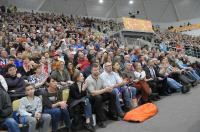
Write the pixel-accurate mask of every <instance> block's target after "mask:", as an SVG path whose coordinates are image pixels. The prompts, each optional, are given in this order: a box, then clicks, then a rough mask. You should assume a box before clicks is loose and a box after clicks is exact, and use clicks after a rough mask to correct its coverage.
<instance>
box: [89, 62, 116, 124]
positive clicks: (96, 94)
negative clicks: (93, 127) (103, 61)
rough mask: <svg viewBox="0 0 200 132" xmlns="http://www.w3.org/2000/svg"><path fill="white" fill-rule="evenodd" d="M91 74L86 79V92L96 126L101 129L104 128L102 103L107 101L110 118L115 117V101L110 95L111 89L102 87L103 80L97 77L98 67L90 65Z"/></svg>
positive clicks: (113, 95)
mask: <svg viewBox="0 0 200 132" xmlns="http://www.w3.org/2000/svg"><path fill="white" fill-rule="evenodd" d="M91 72H92V74H91V75H90V76H88V77H87V79H86V83H87V85H88V91H89V94H90V95H91V102H92V106H93V108H94V113H95V114H96V119H97V125H98V126H99V127H101V128H104V127H106V125H105V123H104V120H105V113H104V110H103V103H104V102H105V101H109V114H110V116H115V115H116V106H115V99H116V97H115V96H116V95H115V94H114V93H112V90H113V88H111V87H104V85H103V80H102V79H101V78H100V77H99V65H98V64H92V67H91Z"/></svg>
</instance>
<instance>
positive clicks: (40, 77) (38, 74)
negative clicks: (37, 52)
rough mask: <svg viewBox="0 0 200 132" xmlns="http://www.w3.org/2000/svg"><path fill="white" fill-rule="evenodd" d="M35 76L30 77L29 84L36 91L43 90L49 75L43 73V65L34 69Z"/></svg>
mask: <svg viewBox="0 0 200 132" xmlns="http://www.w3.org/2000/svg"><path fill="white" fill-rule="evenodd" d="M34 72H35V74H33V75H31V76H29V77H28V82H29V83H31V84H33V85H34V86H35V88H36V89H40V88H43V85H44V84H45V82H46V80H47V78H48V74H47V73H45V72H44V71H42V65H37V66H35V68H34Z"/></svg>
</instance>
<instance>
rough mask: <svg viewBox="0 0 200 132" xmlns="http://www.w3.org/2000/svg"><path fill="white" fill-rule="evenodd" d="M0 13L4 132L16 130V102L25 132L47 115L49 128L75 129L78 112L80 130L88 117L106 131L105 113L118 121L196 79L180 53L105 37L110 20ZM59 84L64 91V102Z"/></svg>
mask: <svg viewBox="0 0 200 132" xmlns="http://www.w3.org/2000/svg"><path fill="white" fill-rule="evenodd" d="M0 18H1V19H0V20H1V22H0V23H1V30H0V46H1V47H0V74H1V75H0V82H1V83H0V95H1V96H0V123H1V127H2V126H4V125H6V126H9V127H8V131H10V132H19V131H20V130H19V128H18V125H17V123H16V121H15V120H13V119H12V118H10V115H11V113H12V108H11V101H13V100H15V99H20V107H19V110H18V112H19V113H20V116H21V119H24V120H26V121H27V122H28V124H29V132H35V131H36V130H39V129H40V130H41V131H44V130H47V129H48V128H46V127H48V126H49V125H50V120H52V121H51V123H52V124H51V126H52V127H51V129H52V131H53V132H55V131H57V129H58V124H59V121H60V120H61V119H63V120H64V123H65V125H66V129H67V130H68V131H70V129H73V131H75V128H77V127H75V126H77V124H79V122H80V121H81V118H83V117H82V116H78V115H80V113H84V117H85V119H84V121H83V123H84V124H85V125H84V127H85V128H86V129H87V130H88V131H91V132H94V131H95V128H94V126H93V125H92V114H95V115H96V120H97V125H98V126H99V127H101V128H105V127H106V124H105V120H107V119H108V118H110V119H113V120H118V119H120V118H123V117H124V115H125V113H126V112H127V111H130V110H132V109H134V108H135V107H138V106H139V105H142V104H144V103H147V102H151V101H157V100H160V99H161V98H162V97H161V96H168V95H170V94H172V93H174V92H180V93H181V92H182V93H187V92H189V91H190V87H194V86H196V85H197V84H198V83H199V82H200V64H199V62H196V63H194V64H191V63H190V60H188V57H187V56H186V55H185V54H184V52H183V51H179V52H174V51H162V50H160V49H157V48H154V47H153V48H151V49H149V48H148V47H137V46H136V47H134V48H133V49H129V48H127V47H120V44H119V43H117V42H116V41H115V40H112V39H109V38H108V37H107V36H106V35H105V33H106V30H107V29H108V30H114V29H112V28H114V26H115V23H114V22H112V21H104V20H100V19H93V18H84V17H74V16H64V15H57V14H53V13H34V12H31V13H29V12H9V13H4V12H1V13H0ZM156 41H158V43H161V42H165V43H167V42H168V43H170V42H176V43H178V44H181V45H182V43H184V44H185V43H188V44H192V45H196V46H198V41H199V40H198V38H193V37H190V36H184V35H179V34H175V33H157V39H156ZM198 47H199V46H198ZM63 89H69V99H68V100H67V101H63V100H62V90H63ZM34 93H35V94H34ZM39 95H40V96H42V99H41V98H39V97H37V96H39ZM10 98H11V101H10ZM104 102H107V103H106V104H108V109H106V110H107V111H106V110H105V109H104ZM77 111H78V113H77ZM70 119H73V120H70ZM41 122H43V123H41ZM38 123H39V124H40V123H41V124H43V125H42V126H39V127H38ZM41 124H40V125H41Z"/></svg>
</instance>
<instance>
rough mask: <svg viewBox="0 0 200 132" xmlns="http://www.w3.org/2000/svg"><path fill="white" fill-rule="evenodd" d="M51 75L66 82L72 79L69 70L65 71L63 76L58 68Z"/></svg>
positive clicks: (59, 80)
mask: <svg viewBox="0 0 200 132" xmlns="http://www.w3.org/2000/svg"><path fill="white" fill-rule="evenodd" d="M51 77H52V78H54V79H56V81H58V82H66V81H69V80H71V79H70V75H69V73H68V71H67V70H64V71H63V74H62V76H61V74H60V72H59V71H58V70H55V71H53V72H52V73H51Z"/></svg>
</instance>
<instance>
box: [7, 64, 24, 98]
mask: <svg viewBox="0 0 200 132" xmlns="http://www.w3.org/2000/svg"><path fill="white" fill-rule="evenodd" d="M6 72H7V74H6V77H5V80H6V83H7V85H8V93H9V95H10V97H11V100H14V99H19V98H21V97H23V96H25V90H24V86H25V82H24V79H23V78H22V77H21V75H20V74H17V68H16V66H15V65H12V64H9V65H7V67H6Z"/></svg>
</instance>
